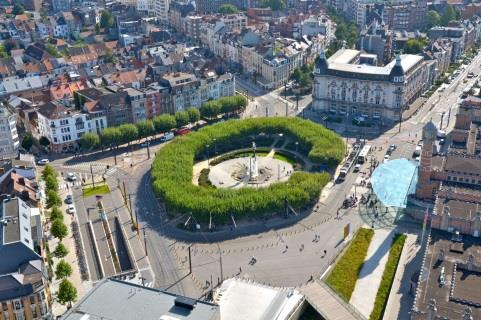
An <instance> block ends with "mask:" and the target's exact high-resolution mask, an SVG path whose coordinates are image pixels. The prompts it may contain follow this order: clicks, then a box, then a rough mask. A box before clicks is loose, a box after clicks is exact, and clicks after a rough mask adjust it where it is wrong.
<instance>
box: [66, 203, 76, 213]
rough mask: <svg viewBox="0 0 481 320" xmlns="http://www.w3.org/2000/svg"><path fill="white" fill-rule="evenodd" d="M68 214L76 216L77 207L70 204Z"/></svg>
mask: <svg viewBox="0 0 481 320" xmlns="http://www.w3.org/2000/svg"><path fill="white" fill-rule="evenodd" d="M67 213H68V214H75V206H74V205H73V204H70V205H69V206H68V208H67Z"/></svg>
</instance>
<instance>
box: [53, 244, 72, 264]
mask: <svg viewBox="0 0 481 320" xmlns="http://www.w3.org/2000/svg"><path fill="white" fill-rule="evenodd" d="M53 254H54V255H55V256H56V257H57V258H64V257H66V256H67V254H68V249H67V247H65V245H64V244H63V243H62V242H59V244H57V247H55V250H54V251H53ZM57 268H58V265H57Z"/></svg>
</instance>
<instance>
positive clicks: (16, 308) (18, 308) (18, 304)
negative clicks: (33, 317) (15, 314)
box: [13, 300, 22, 310]
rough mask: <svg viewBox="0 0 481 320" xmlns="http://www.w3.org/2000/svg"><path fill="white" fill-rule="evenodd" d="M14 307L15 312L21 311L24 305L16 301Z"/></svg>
mask: <svg viewBox="0 0 481 320" xmlns="http://www.w3.org/2000/svg"><path fill="white" fill-rule="evenodd" d="M13 307H14V309H15V310H20V309H21V308H22V303H21V302H20V300H15V301H14V302H13Z"/></svg>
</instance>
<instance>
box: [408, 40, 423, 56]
mask: <svg viewBox="0 0 481 320" xmlns="http://www.w3.org/2000/svg"><path fill="white" fill-rule="evenodd" d="M426 44H427V41H426V40H425V39H409V40H408V41H406V44H405V45H404V53H408V54H418V53H421V52H422V51H423V49H424V47H425V46H426Z"/></svg>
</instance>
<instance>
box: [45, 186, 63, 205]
mask: <svg viewBox="0 0 481 320" xmlns="http://www.w3.org/2000/svg"><path fill="white" fill-rule="evenodd" d="M61 205H62V199H60V197H59V195H58V194H57V192H56V191H55V190H49V191H47V208H52V207H53V206H57V207H59V206H61Z"/></svg>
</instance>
